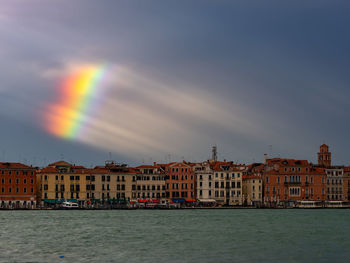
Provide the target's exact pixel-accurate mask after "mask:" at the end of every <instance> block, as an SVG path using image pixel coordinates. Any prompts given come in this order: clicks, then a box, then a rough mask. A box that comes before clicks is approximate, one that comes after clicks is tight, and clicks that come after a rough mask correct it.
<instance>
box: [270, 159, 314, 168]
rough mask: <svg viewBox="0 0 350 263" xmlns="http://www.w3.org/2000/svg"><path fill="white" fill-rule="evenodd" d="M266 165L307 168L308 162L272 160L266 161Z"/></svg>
mask: <svg viewBox="0 0 350 263" xmlns="http://www.w3.org/2000/svg"><path fill="white" fill-rule="evenodd" d="M266 162H267V165H274V164H280V165H281V166H308V165H309V162H308V161H307V160H295V159H282V158H273V159H267V160H266Z"/></svg>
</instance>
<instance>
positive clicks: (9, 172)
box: [0, 162, 37, 208]
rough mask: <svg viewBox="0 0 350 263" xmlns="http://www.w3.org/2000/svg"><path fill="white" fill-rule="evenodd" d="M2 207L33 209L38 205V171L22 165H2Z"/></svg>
mask: <svg viewBox="0 0 350 263" xmlns="http://www.w3.org/2000/svg"><path fill="white" fill-rule="evenodd" d="M0 178H1V179H0V182H1V184H0V188H1V189H0V207H2V208H33V207H35V205H36V201H37V198H36V169H35V168H34V167H32V166H28V165H24V164H21V163H9V162H2V163H0Z"/></svg>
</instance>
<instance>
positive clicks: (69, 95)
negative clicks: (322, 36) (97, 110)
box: [45, 66, 107, 139]
mask: <svg viewBox="0 0 350 263" xmlns="http://www.w3.org/2000/svg"><path fill="white" fill-rule="evenodd" d="M106 70H107V67H106V66H84V67H81V68H79V69H78V70H76V71H74V72H73V73H72V74H70V75H69V76H68V77H67V78H65V79H64V80H63V81H62V83H60V85H59V87H58V91H59V96H58V101H56V102H55V103H54V104H51V105H49V109H48V111H47V113H46V114H45V115H46V122H45V126H46V129H47V130H48V131H49V132H50V133H52V134H53V135H56V136H58V137H63V138H66V139H75V138H77V137H79V135H80V134H81V133H82V129H83V127H84V126H86V125H87V123H88V121H89V118H90V115H91V114H92V113H93V108H94V107H93V106H94V104H96V101H97V97H98V94H100V86H101V81H102V80H103V77H104V76H105V73H106Z"/></svg>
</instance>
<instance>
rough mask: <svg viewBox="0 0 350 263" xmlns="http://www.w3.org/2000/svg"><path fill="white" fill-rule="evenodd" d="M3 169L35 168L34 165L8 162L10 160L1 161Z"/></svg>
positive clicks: (0, 166)
mask: <svg viewBox="0 0 350 263" xmlns="http://www.w3.org/2000/svg"><path fill="white" fill-rule="evenodd" d="M0 168H1V169H35V168H34V167H32V166H28V165H25V164H22V163H8V162H0Z"/></svg>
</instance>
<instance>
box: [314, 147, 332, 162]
mask: <svg viewBox="0 0 350 263" xmlns="http://www.w3.org/2000/svg"><path fill="white" fill-rule="evenodd" d="M317 155H318V165H320V166H324V167H330V166H331V163H332V157H331V153H330V152H329V147H328V145H326V144H322V145H321V146H320V152H319V153H318V154H317Z"/></svg>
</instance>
